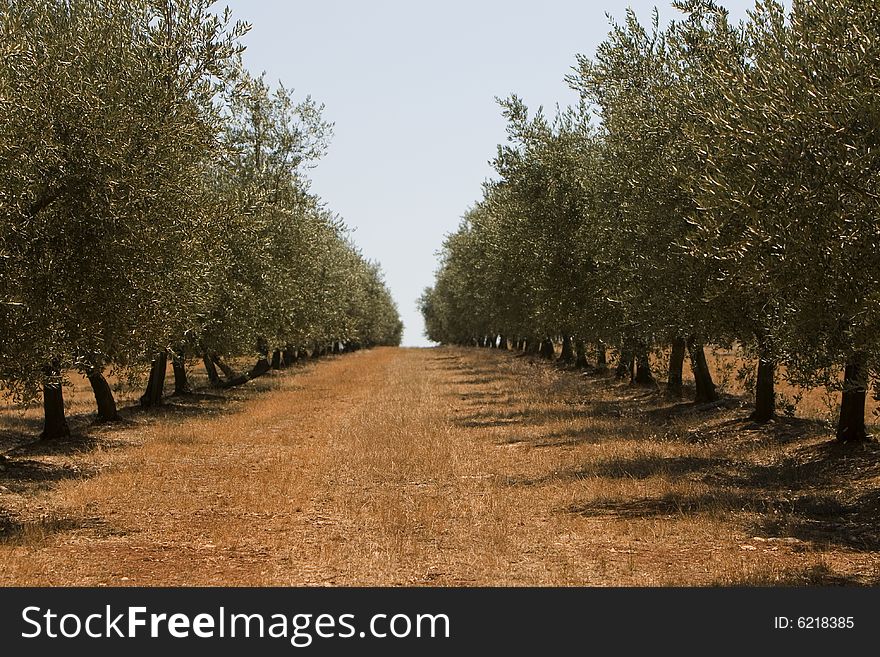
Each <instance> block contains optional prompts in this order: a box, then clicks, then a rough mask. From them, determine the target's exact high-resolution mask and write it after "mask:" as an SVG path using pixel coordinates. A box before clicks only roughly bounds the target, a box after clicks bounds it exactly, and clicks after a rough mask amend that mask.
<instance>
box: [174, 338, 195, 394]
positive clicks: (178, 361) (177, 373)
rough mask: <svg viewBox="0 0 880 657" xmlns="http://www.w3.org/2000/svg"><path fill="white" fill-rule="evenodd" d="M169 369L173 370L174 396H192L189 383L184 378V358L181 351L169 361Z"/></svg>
mask: <svg viewBox="0 0 880 657" xmlns="http://www.w3.org/2000/svg"><path fill="white" fill-rule="evenodd" d="M171 369H172V370H174V394H175V395H189V394H192V388H190V387H189V381H188V380H187V377H186V356H185V355H184V353H183V349H181V350H180V351H179V352H178V353H177V354H175V355H174V357H173V358H172V359H171Z"/></svg>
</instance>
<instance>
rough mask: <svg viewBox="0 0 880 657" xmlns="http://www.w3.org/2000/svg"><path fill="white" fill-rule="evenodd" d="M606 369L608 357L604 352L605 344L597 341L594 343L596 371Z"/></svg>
mask: <svg viewBox="0 0 880 657" xmlns="http://www.w3.org/2000/svg"><path fill="white" fill-rule="evenodd" d="M606 367H608V355H607V353H606V351H605V343H604V342H602V341H601V340H599V341H598V342H597V343H596V369H597V370H604V369H605V368H606Z"/></svg>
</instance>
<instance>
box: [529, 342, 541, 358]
mask: <svg viewBox="0 0 880 657" xmlns="http://www.w3.org/2000/svg"><path fill="white" fill-rule="evenodd" d="M540 344H541V343H540V341H539V340H538V338H526V353H527V354H529V355H532V356H535V355H537V354H538V352H539V351H540Z"/></svg>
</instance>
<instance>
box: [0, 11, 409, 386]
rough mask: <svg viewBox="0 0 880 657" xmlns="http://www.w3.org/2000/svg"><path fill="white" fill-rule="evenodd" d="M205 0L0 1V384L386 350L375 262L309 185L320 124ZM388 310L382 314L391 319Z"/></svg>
mask: <svg viewBox="0 0 880 657" xmlns="http://www.w3.org/2000/svg"><path fill="white" fill-rule="evenodd" d="M212 4H213V2H211V1H210V0H162V1H151V0H66V1H61V0H33V1H29V2H26V3H22V2H16V1H13V0H0V341H2V349H0V381H2V385H4V386H5V387H6V388H8V389H9V390H11V391H12V392H13V393H15V394H16V395H17V396H18V397H20V398H23V399H31V398H33V397H34V396H35V395H36V394H37V393H38V391H39V388H40V385H41V384H42V383H43V377H44V371H45V370H46V368H47V367H48V366H49V365H50V364H52V363H55V364H58V365H60V367H61V368H63V369H71V368H79V369H82V370H89V369H91V368H93V367H102V366H103V365H105V364H106V363H112V364H113V365H114V366H115V367H117V368H121V369H123V370H126V369H138V368H139V367H142V366H143V365H144V364H145V363H149V362H150V361H151V360H152V359H153V357H154V355H155V354H156V353H157V352H159V351H162V350H172V351H174V350H177V349H179V348H180V347H181V346H183V345H189V346H190V347H195V348H197V349H201V350H210V351H214V352H219V353H226V354H240V353H248V352H252V351H254V350H257V349H259V348H261V347H264V346H266V345H268V346H270V347H275V346H286V345H289V344H306V343H311V342H314V341H322V342H326V341H330V340H341V341H358V342H363V343H367V344H377V343H395V341H397V342H399V339H400V327H399V319H398V317H397V311H396V308H394V305H393V302H392V301H391V299H390V296H389V294H388V291H387V289H386V288H385V286H384V283H383V282H382V279H381V275H380V273H379V271H378V268H377V267H376V266H375V265H372V264H370V263H367V262H366V261H365V260H364V259H363V257H362V256H361V255H360V254H359V253H357V251H356V250H355V249H354V248H353V247H352V246H351V245H350V243H349V241H348V239H347V237H346V232H345V229H344V227H343V225H342V223H341V222H340V221H339V220H338V219H336V218H335V217H334V216H333V215H332V214H331V213H329V212H328V211H327V210H326V209H325V208H324V206H323V204H322V203H321V201H320V200H319V199H317V198H316V197H315V196H314V195H313V194H311V193H310V192H309V189H308V180H307V178H306V177H305V170H306V169H307V168H308V167H309V166H311V164H312V163H313V162H314V161H315V160H316V159H318V158H319V157H320V156H321V155H322V154H323V152H324V151H325V149H326V147H327V143H328V140H329V137H330V132H331V126H329V125H328V124H327V123H326V122H324V120H323V119H322V117H321V107H320V106H318V105H317V104H315V103H314V102H313V101H312V100H311V99H308V98H307V99H306V100H305V101H302V102H299V103H295V102H294V101H293V98H292V94H291V93H290V92H289V91H288V90H286V89H285V88H283V87H279V88H278V89H277V90H274V91H273V90H272V89H270V87H269V85H267V84H266V83H265V81H264V80H263V78H262V77H260V78H254V77H252V76H250V75H249V74H248V73H246V72H245V71H243V70H242V68H241V62H240V54H241V52H242V50H243V46H241V45H240V38H241V37H242V35H244V34H245V32H246V31H247V26H246V25H245V24H242V23H233V22H232V19H231V16H230V15H229V12H228V11H227V12H226V13H225V14H223V15H220V16H218V15H215V14H214V13H212V12H211V11H210V6H211V5H212ZM395 322H396V323H395Z"/></svg>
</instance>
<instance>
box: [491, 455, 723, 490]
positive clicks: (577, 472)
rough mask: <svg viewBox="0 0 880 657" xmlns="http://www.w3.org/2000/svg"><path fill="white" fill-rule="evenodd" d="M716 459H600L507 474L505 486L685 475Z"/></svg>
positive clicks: (707, 466)
mask: <svg viewBox="0 0 880 657" xmlns="http://www.w3.org/2000/svg"><path fill="white" fill-rule="evenodd" d="M719 463H720V460H719V459H713V458H706V457H700V456H675V457H661V456H641V457H635V458H627V459H603V460H599V461H592V462H589V463H587V464H585V465H582V466H579V467H576V468H564V469H561V470H557V471H555V472H552V473H550V474H547V475H543V476H541V477H507V478H505V479H504V480H503V482H504V484H506V485H508V486H540V485H543V484H548V483H554V482H563V481H571V480H575V479H589V478H593V477H602V478H607V479H648V478H650V477H658V476H667V477H676V478H681V477H686V476H689V475H693V474H694V473H699V472H702V471H704V470H705V469H706V468H711V467H716V466H718V465H719Z"/></svg>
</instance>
